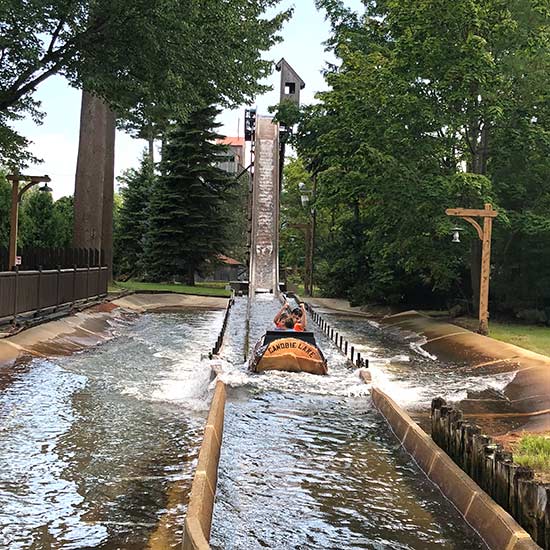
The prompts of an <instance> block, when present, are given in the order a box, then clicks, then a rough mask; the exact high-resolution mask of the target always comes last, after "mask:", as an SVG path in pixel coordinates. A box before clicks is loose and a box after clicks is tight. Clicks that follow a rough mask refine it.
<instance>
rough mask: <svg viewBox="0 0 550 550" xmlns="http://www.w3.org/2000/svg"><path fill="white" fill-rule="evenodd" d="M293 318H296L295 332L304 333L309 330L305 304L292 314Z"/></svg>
mask: <svg viewBox="0 0 550 550" xmlns="http://www.w3.org/2000/svg"><path fill="white" fill-rule="evenodd" d="M292 317H293V318H294V327H293V330H296V331H298V332H304V331H305V330H306V328H307V316H306V308H305V306H304V303H303V302H302V303H301V304H300V307H299V308H296V309H295V310H294V311H293V312H292Z"/></svg>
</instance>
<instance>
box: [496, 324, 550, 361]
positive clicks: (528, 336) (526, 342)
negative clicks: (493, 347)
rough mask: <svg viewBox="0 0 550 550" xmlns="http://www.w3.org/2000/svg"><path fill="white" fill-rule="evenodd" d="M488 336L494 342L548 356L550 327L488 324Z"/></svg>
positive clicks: (549, 350) (549, 352)
mask: <svg viewBox="0 0 550 550" xmlns="http://www.w3.org/2000/svg"><path fill="white" fill-rule="evenodd" d="M489 335H490V336H491V338H495V340H502V341H503V342H508V343H510V344H515V345H516V346H520V347H522V348H525V349H528V350H531V351H535V352H537V353H542V354H543V355H549V356H550V327H543V326H538V325H517V324H508V323H497V322H489Z"/></svg>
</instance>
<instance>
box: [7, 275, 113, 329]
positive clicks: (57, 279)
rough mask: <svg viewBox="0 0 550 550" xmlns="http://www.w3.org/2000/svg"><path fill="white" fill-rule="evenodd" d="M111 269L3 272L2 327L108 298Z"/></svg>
mask: <svg viewBox="0 0 550 550" xmlns="http://www.w3.org/2000/svg"><path fill="white" fill-rule="evenodd" d="M107 283H108V268H107V267H73V268H72V269H45V270H42V269H39V270H30V271H20V270H18V269H17V270H14V271H4V272H0V324H5V323H9V322H15V321H16V320H17V316H18V315H20V314H33V315H35V316H40V315H43V314H46V313H49V312H52V311H55V310H56V309H58V308H59V307H60V306H71V305H74V304H75V303H77V302H82V301H87V300H89V299H93V298H99V297H102V296H105V295H106V294H107Z"/></svg>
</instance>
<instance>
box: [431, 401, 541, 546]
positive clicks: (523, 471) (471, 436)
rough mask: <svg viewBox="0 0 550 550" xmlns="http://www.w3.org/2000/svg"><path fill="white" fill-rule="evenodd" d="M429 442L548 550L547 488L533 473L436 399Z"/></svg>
mask: <svg viewBox="0 0 550 550" xmlns="http://www.w3.org/2000/svg"><path fill="white" fill-rule="evenodd" d="M432 438H433V440H434V441H435V442H436V443H437V444H438V445H439V447H441V448H442V449H443V450H444V451H445V452H446V453H447V454H448V455H449V456H450V457H451V458H452V459H453V460H454V462H455V463H456V464H458V465H459V466H460V467H461V468H462V470H464V471H465V472H466V473H467V474H468V475H469V476H470V477H471V478H472V479H474V480H475V481H476V482H477V483H478V484H479V485H480V487H481V488H482V489H483V490H484V491H486V492H487V493H488V494H489V495H491V496H492V497H493V498H494V499H495V501H496V502H498V503H499V504H500V505H501V506H502V507H503V508H505V509H506V510H507V511H508V512H509V513H510V514H511V515H512V516H514V518H515V519H516V520H517V521H518V522H519V523H520V524H521V526H522V527H524V528H525V530H526V531H527V532H528V533H529V534H530V535H531V537H532V538H533V540H535V541H536V542H537V543H538V544H539V545H540V546H541V547H542V548H546V549H550V515H549V508H548V507H549V505H550V485H545V484H543V483H539V482H536V481H534V479H533V478H534V472H533V470H531V469H530V468H524V467H522V466H519V465H517V464H514V461H513V457H512V454H511V453H508V452H505V451H504V450H503V448H502V446H501V445H498V444H495V443H494V442H493V440H492V439H491V438H490V437H488V436H486V435H484V434H483V433H482V432H481V429H480V428H479V427H478V426H476V425H474V424H470V423H468V422H466V421H464V419H463V414H462V411H460V410H458V409H454V408H453V407H448V406H447V405H446V403H445V401H444V400H443V399H440V398H438V399H434V400H433V402H432Z"/></svg>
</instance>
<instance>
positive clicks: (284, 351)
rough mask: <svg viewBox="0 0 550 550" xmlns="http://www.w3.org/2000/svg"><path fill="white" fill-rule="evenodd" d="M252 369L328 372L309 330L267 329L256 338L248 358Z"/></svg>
mask: <svg viewBox="0 0 550 550" xmlns="http://www.w3.org/2000/svg"><path fill="white" fill-rule="evenodd" d="M249 369H250V370H251V371H252V372H257V373H259V372H265V371H269V370H280V371H287V372H307V373H310V374H321V375H323V374H328V367H327V362H326V359H325V357H324V356H323V352H322V351H321V350H320V348H319V346H317V343H316V341H315V336H314V334H313V332H299V331H295V330H268V331H266V333H265V334H264V335H263V336H262V338H260V340H259V341H258V343H257V344H256V347H255V348H254V352H253V353H252V355H251V357H250V362H249Z"/></svg>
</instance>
